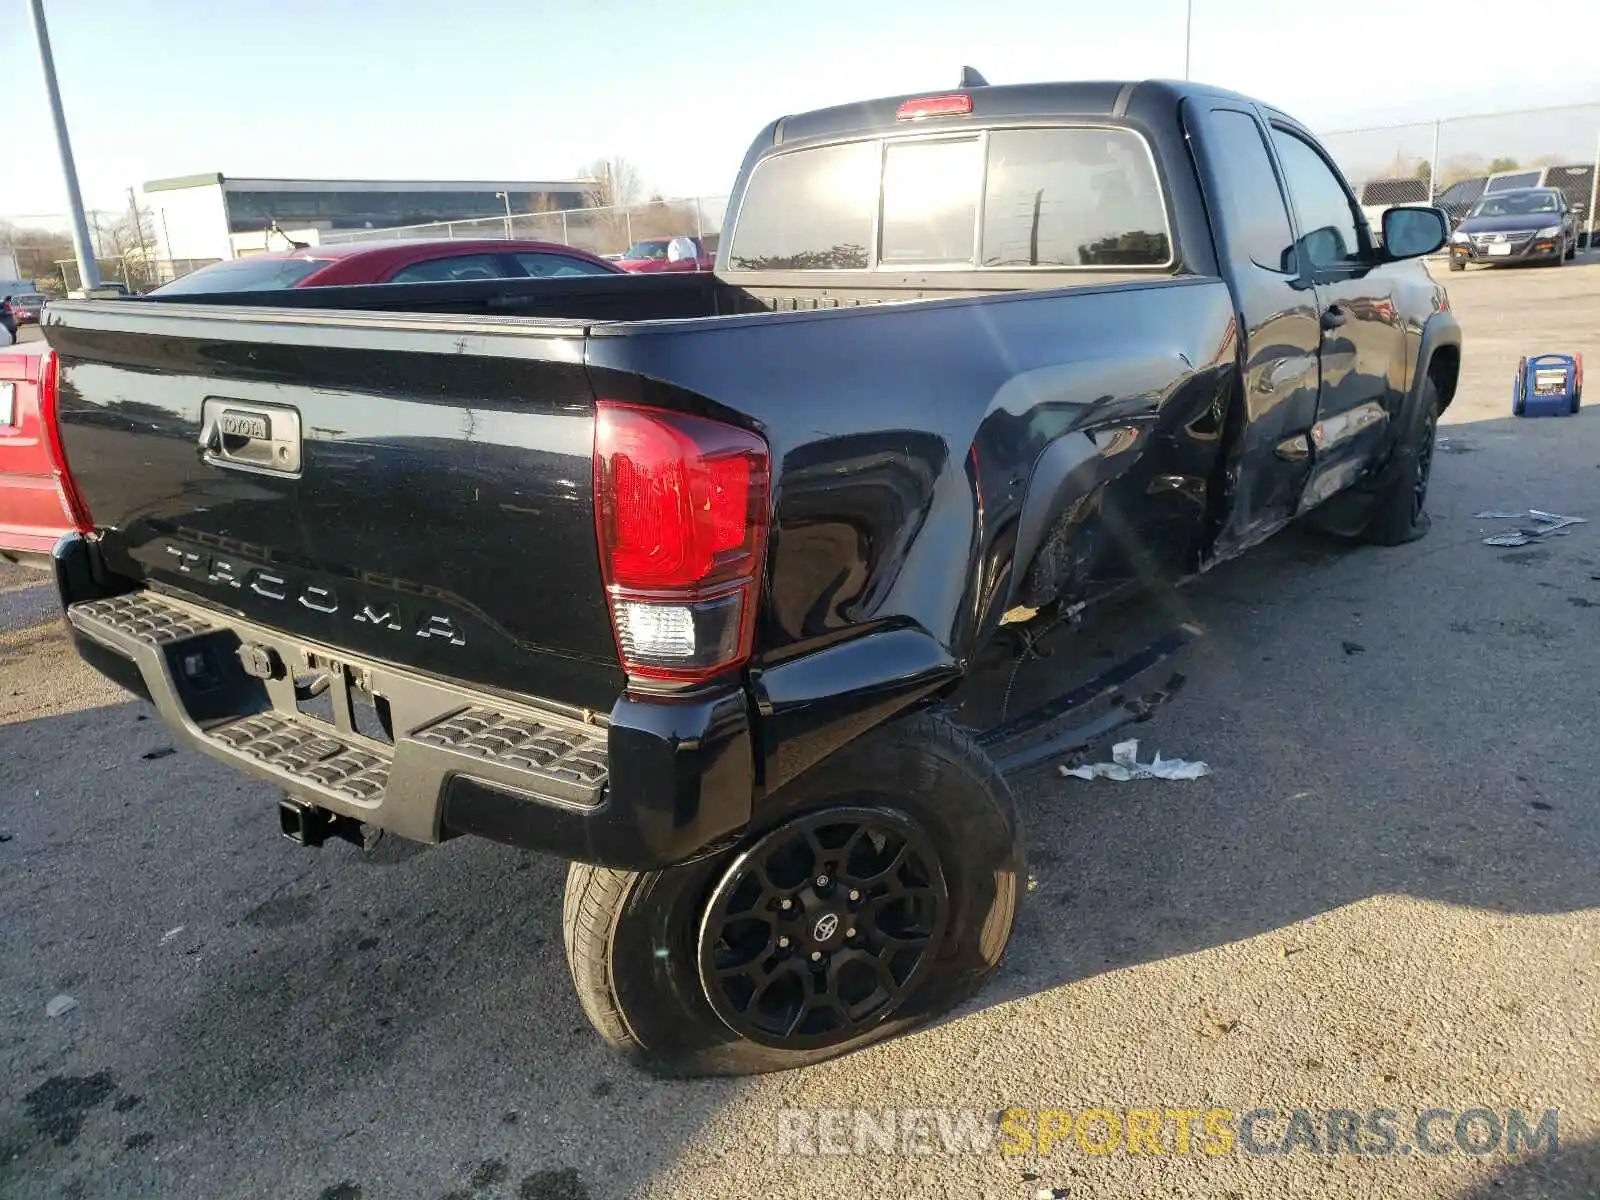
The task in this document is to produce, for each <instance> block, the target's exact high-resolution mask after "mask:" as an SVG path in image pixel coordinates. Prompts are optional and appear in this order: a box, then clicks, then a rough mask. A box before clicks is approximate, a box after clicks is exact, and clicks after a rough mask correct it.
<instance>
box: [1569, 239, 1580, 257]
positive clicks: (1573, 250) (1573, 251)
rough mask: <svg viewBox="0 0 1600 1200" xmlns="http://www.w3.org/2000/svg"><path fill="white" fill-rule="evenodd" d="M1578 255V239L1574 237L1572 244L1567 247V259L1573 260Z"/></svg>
mask: <svg viewBox="0 0 1600 1200" xmlns="http://www.w3.org/2000/svg"><path fill="white" fill-rule="evenodd" d="M1577 257H1578V239H1577V238H1573V239H1572V244H1571V245H1569V246H1568V247H1567V261H1568V262H1571V261H1572V260H1573V259H1575V258H1577Z"/></svg>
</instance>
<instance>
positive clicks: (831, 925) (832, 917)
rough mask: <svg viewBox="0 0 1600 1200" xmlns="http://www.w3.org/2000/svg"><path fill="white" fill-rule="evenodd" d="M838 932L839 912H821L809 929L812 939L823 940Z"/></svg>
mask: <svg viewBox="0 0 1600 1200" xmlns="http://www.w3.org/2000/svg"><path fill="white" fill-rule="evenodd" d="M838 932H839V914H837V913H823V914H822V915H821V916H820V917H818V918H817V923H816V926H815V927H814V928H813V929H812V930H811V936H812V938H813V939H815V940H816V941H819V942H825V941H827V940H828V939H829V938H831V937H832V936H833V935H834V934H836V933H838Z"/></svg>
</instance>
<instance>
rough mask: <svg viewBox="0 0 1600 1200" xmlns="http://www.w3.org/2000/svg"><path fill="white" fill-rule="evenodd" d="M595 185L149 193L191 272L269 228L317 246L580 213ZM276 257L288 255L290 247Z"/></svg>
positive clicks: (253, 249) (166, 243)
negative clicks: (382, 232) (430, 226)
mask: <svg viewBox="0 0 1600 1200" xmlns="http://www.w3.org/2000/svg"><path fill="white" fill-rule="evenodd" d="M592 187H593V185H592V184H587V183H584V182H581V181H576V180H568V181H558V182H543V183H491V182H481V181H477V182H452V181H440V180H395V179H233V178H230V177H226V176H223V175H219V174H207V175H184V176H180V177H178V178H176V179H153V180H151V181H150V182H149V183H147V184H145V185H144V197H145V204H146V206H147V207H148V208H149V210H150V214H151V218H152V224H153V226H154V228H153V230H152V231H151V232H152V233H153V234H154V237H155V239H156V243H157V245H158V246H159V247H160V251H159V256H160V257H161V258H162V259H164V260H166V261H167V262H169V263H172V264H174V265H177V266H179V268H180V269H179V273H181V272H182V270H186V269H192V268H193V267H196V266H200V265H202V264H204V263H207V262H215V261H217V260H219V259H231V258H238V257H240V256H241V255H246V254H251V253H258V252H260V251H261V250H263V249H266V248H268V246H267V230H268V229H269V228H275V229H278V230H282V231H284V232H286V233H287V234H288V235H289V236H290V237H292V238H294V239H295V240H296V241H302V242H311V243H315V242H316V241H317V240H318V236H317V235H318V234H319V233H320V232H322V231H325V230H330V229H341V230H346V229H393V228H395V227H397V226H402V225H421V224H424V223H426V222H429V221H464V220H471V219H473V218H483V217H498V216H503V215H504V214H505V212H506V208H507V204H508V201H509V205H510V208H511V211H512V212H515V213H527V212H538V211H549V210H552V209H569V208H581V207H583V206H584V204H585V203H587V196H588V192H589V190H590V189H591V188H592ZM271 248H272V249H285V248H286V244H284V243H282V242H281V241H279V242H277V243H276V244H274V245H273V246H272V247H271Z"/></svg>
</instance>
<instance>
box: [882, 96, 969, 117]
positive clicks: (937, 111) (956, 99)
mask: <svg viewBox="0 0 1600 1200" xmlns="http://www.w3.org/2000/svg"><path fill="white" fill-rule="evenodd" d="M971 111H972V97H971V96H969V95H967V94H966V93H965V92H958V93H956V94H955V95H953V96H923V97H922V98H921V99H918V100H907V101H906V102H905V103H904V104H902V105H901V106H900V107H899V108H897V109H896V110H895V114H894V116H895V120H897V121H915V120H917V119H918V118H919V117H959V116H963V115H964V114H966V113H969V112H971Z"/></svg>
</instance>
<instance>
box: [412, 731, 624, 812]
mask: <svg viewBox="0 0 1600 1200" xmlns="http://www.w3.org/2000/svg"><path fill="white" fill-rule="evenodd" d="M412 736H413V737H414V738H416V739H417V741H419V742H425V743H427V744H429V745H433V746H439V747H442V748H444V749H447V750H454V751H456V752H457V753H460V754H470V755H472V756H473V757H474V758H482V759H487V760H488V761H490V762H496V763H501V764H503V765H505V766H508V767H512V768H515V769H517V770H522V771H531V772H533V773H534V774H536V775H544V776H547V777H549V778H551V779H559V780H562V781H563V782H566V783H571V784H574V785H576V786H578V787H580V788H587V789H591V790H592V791H593V792H594V793H595V796H596V799H598V796H599V791H600V789H601V788H602V787H603V786H604V785H605V781H606V741H605V737H604V736H603V735H602V734H601V733H600V731H598V730H595V731H594V732H593V733H592V734H590V733H587V732H579V731H577V730H573V729H569V728H566V727H564V726H557V725H547V724H545V723H544V722H542V721H538V720H535V719H533V718H531V717H523V716H508V715H507V714H505V713H499V712H495V711H494V710H493V709H490V708H469V709H467V710H466V711H464V712H459V713H456V714H455V715H454V716H450V717H446V718H445V719H444V720H442V721H440V722H438V723H437V724H435V725H430V726H429V727H428V728H426V729H420V730H418V731H417V732H416V733H414V734H412Z"/></svg>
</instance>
